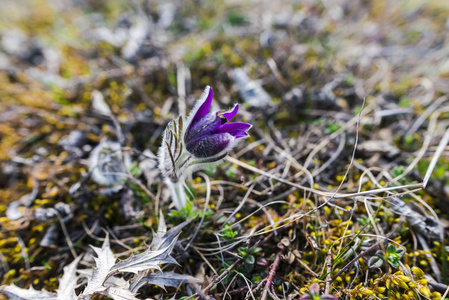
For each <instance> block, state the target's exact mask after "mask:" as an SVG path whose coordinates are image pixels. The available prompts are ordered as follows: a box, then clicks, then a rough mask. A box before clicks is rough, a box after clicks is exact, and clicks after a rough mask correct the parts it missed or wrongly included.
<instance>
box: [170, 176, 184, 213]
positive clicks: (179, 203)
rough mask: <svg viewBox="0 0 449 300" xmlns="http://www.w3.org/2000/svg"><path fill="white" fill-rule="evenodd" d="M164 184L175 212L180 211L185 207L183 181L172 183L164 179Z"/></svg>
mask: <svg viewBox="0 0 449 300" xmlns="http://www.w3.org/2000/svg"><path fill="white" fill-rule="evenodd" d="M165 183H166V184H167V186H168V187H169V189H170V195H171V197H172V200H173V203H174V204H175V207H176V209H177V210H182V208H183V207H186V204H187V200H186V192H185V190H184V180H179V181H177V182H172V181H171V180H170V179H166V180H165Z"/></svg>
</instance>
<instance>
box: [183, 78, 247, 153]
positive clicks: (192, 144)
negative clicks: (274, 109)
mask: <svg viewBox="0 0 449 300" xmlns="http://www.w3.org/2000/svg"><path fill="white" fill-rule="evenodd" d="M213 94H214V93H213V91H212V89H211V88H210V87H209V86H207V87H206V89H205V90H204V93H203V95H202V96H201V98H200V100H199V101H198V104H197V105H195V108H194V109H193V111H192V112H191V113H190V116H189V125H188V127H187V129H186V132H185V134H184V142H185V144H186V148H187V151H189V152H190V153H192V154H193V155H195V156H196V157H198V158H206V157H215V156H217V155H219V154H221V153H223V152H226V150H227V149H230V148H232V147H233V146H234V142H235V141H236V140H237V139H239V138H243V137H247V136H249V135H248V133H247V132H246V131H248V130H249V129H250V128H251V126H252V125H251V124H248V123H240V122H236V123H228V122H229V121H231V120H232V118H234V116H235V115H236V114H237V112H238V110H239V105H238V104H236V105H235V106H234V108H233V109H232V110H230V111H227V112H225V111H215V112H210V113H209V112H208V111H209V109H210V106H211V104H212V97H213Z"/></svg>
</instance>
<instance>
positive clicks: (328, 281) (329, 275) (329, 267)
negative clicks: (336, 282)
mask: <svg viewBox="0 0 449 300" xmlns="http://www.w3.org/2000/svg"><path fill="white" fill-rule="evenodd" d="M326 259H327V270H326V271H327V277H326V287H325V289H324V293H325V294H329V291H330V289H331V282H332V251H331V248H329V250H328V251H327V257H326Z"/></svg>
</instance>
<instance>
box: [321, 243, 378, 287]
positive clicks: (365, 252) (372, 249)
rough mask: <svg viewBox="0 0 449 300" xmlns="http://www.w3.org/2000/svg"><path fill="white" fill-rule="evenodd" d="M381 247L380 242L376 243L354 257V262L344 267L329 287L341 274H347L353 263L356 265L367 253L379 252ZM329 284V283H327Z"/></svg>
mask: <svg viewBox="0 0 449 300" xmlns="http://www.w3.org/2000/svg"><path fill="white" fill-rule="evenodd" d="M379 246H380V242H377V243H375V244H374V245H372V246H371V247H369V248H368V249H366V250H365V251H363V252H360V253H359V255H357V256H356V257H354V259H353V260H351V261H350V262H349V263H348V264H347V265H346V266H344V267H343V268H342V269H341V270H340V271H338V273H337V275H335V276H334V277H333V278H332V279H331V281H330V282H329V286H330V284H331V283H332V282H334V280H335V279H337V278H338V276H340V275H341V274H343V273H344V272H346V270H347V269H348V268H349V267H350V266H352V264H353V263H355V262H356V261H357V260H358V259H359V258H360V257H362V256H364V255H366V254H367V253H369V252H371V251H374V250H377V249H378V248H379ZM326 284H327V283H326Z"/></svg>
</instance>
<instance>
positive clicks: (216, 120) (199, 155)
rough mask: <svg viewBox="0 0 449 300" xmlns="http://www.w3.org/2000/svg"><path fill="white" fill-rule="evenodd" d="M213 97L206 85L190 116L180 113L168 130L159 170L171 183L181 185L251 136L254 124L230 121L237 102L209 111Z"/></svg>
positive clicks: (236, 109) (160, 155) (235, 111)
mask: <svg viewBox="0 0 449 300" xmlns="http://www.w3.org/2000/svg"><path fill="white" fill-rule="evenodd" d="M212 98H213V91H212V88H211V87H210V86H206V88H205V89H204V92H203V94H202V95H201V97H200V99H198V101H197V102H196V104H195V106H194V107H193V109H192V110H191V112H190V114H189V116H188V117H187V118H184V117H183V116H179V117H178V118H177V119H175V120H172V121H171V122H170V123H168V125H167V128H166V129H165V132H164V135H163V138H162V145H161V147H160V148H159V152H158V156H159V169H160V170H161V172H162V175H163V176H164V178H165V179H166V182H167V183H168V184H169V185H170V183H171V184H172V185H173V184H177V185H178V184H181V185H182V183H183V181H184V179H185V177H186V176H188V175H190V174H191V173H192V172H194V171H196V170H198V169H201V168H204V167H206V166H207V165H210V164H216V163H219V162H220V161H222V160H223V159H224V158H225V157H226V155H227V154H228V152H229V151H230V150H231V149H232V148H233V147H234V146H235V145H236V144H237V143H238V142H239V141H240V140H241V139H243V138H246V137H248V136H249V135H248V133H247V131H248V130H249V129H250V128H251V126H252V125H251V124H248V123H239V122H236V123H228V122H229V121H231V119H232V118H234V116H235V115H236V114H237V111H238V109H239V106H238V104H236V105H235V106H234V108H233V109H231V110H229V111H225V110H220V111H214V112H209V109H210V107H211V104H212ZM178 192H179V190H178ZM172 196H173V192H172ZM173 197H176V196H173ZM175 204H176V201H175ZM178 206H179V205H177V208H178ZM180 206H182V207H183V206H185V205H184V204H183V203H182V204H181V205H180ZM178 209H179V208H178Z"/></svg>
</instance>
